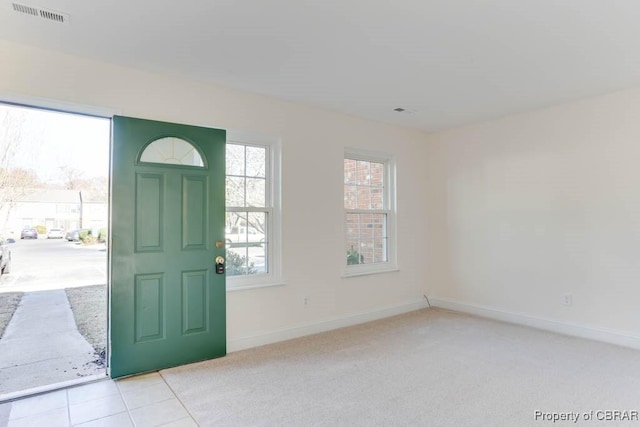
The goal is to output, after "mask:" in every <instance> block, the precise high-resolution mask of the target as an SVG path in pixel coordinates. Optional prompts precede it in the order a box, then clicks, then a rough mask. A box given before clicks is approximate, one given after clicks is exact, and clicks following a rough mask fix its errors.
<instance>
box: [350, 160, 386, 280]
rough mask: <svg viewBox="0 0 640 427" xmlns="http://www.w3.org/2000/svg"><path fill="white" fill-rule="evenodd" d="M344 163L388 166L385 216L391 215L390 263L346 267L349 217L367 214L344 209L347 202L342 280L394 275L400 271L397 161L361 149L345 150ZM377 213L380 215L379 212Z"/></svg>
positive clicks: (357, 210) (358, 210) (356, 210)
mask: <svg viewBox="0 0 640 427" xmlns="http://www.w3.org/2000/svg"><path fill="white" fill-rule="evenodd" d="M344 159H351V160H362V161H368V162H375V163H383V164H384V193H383V194H384V209H383V210H382V212H384V213H385V214H386V215H387V224H386V225H387V261H386V262H378V263H374V264H355V265H347V264H346V250H345V248H346V247H347V240H348V239H347V214H348V213H366V211H362V210H360V209H347V208H345V207H344V201H343V203H342V206H343V209H344V217H343V227H344V233H343V236H344V240H343V244H342V249H343V253H345V256H344V260H345V261H344V263H345V266H344V271H343V273H342V277H353V276H363V275H367V274H377V273H386V272H391V271H398V254H397V247H398V245H397V237H396V236H397V225H396V218H397V208H396V206H397V202H396V169H397V167H396V157H395V156H394V155H392V154H386V153H379V152H375V151H369V150H361V149H358V148H345V150H344ZM344 159H343V167H342V174H343V180H342V182H343V186H342V194H343V197H344ZM377 212H380V211H379V210H377Z"/></svg>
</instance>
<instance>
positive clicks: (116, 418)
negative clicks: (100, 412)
mask: <svg viewBox="0 0 640 427" xmlns="http://www.w3.org/2000/svg"><path fill="white" fill-rule="evenodd" d="M77 426H78V427H133V422H132V421H131V417H130V416H129V413H127V412H123V413H121V414H116V415H110V416H108V417H104V418H100V419H97V420H93V421H89V422H86V423H83V424H77Z"/></svg>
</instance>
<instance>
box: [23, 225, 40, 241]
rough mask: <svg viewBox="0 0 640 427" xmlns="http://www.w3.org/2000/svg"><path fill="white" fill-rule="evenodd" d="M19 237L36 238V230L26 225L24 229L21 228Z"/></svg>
mask: <svg viewBox="0 0 640 427" xmlns="http://www.w3.org/2000/svg"><path fill="white" fill-rule="evenodd" d="M20 238H21V239H37V238H38V230H36V229H35V228H32V227H26V228H25V229H24V230H22V233H20Z"/></svg>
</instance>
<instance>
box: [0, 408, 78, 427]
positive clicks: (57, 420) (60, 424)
mask: <svg viewBox="0 0 640 427" xmlns="http://www.w3.org/2000/svg"><path fill="white" fill-rule="evenodd" d="M69 425H70V424H69V411H68V409H67V407H66V406H65V407H64V408H58V409H53V410H50V411H47V412H41V413H39V414H35V415H30V416H27V417H23V418H18V419H15V420H9V423H8V424H7V427H42V426H47V427H68V426H69Z"/></svg>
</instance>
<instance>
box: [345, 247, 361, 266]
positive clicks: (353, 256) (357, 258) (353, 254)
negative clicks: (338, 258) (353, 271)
mask: <svg viewBox="0 0 640 427" xmlns="http://www.w3.org/2000/svg"><path fill="white" fill-rule="evenodd" d="M354 264H364V256H362V255H360V252H358V251H356V250H355V249H354V248H353V246H351V248H349V250H348V251H347V265H354Z"/></svg>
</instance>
